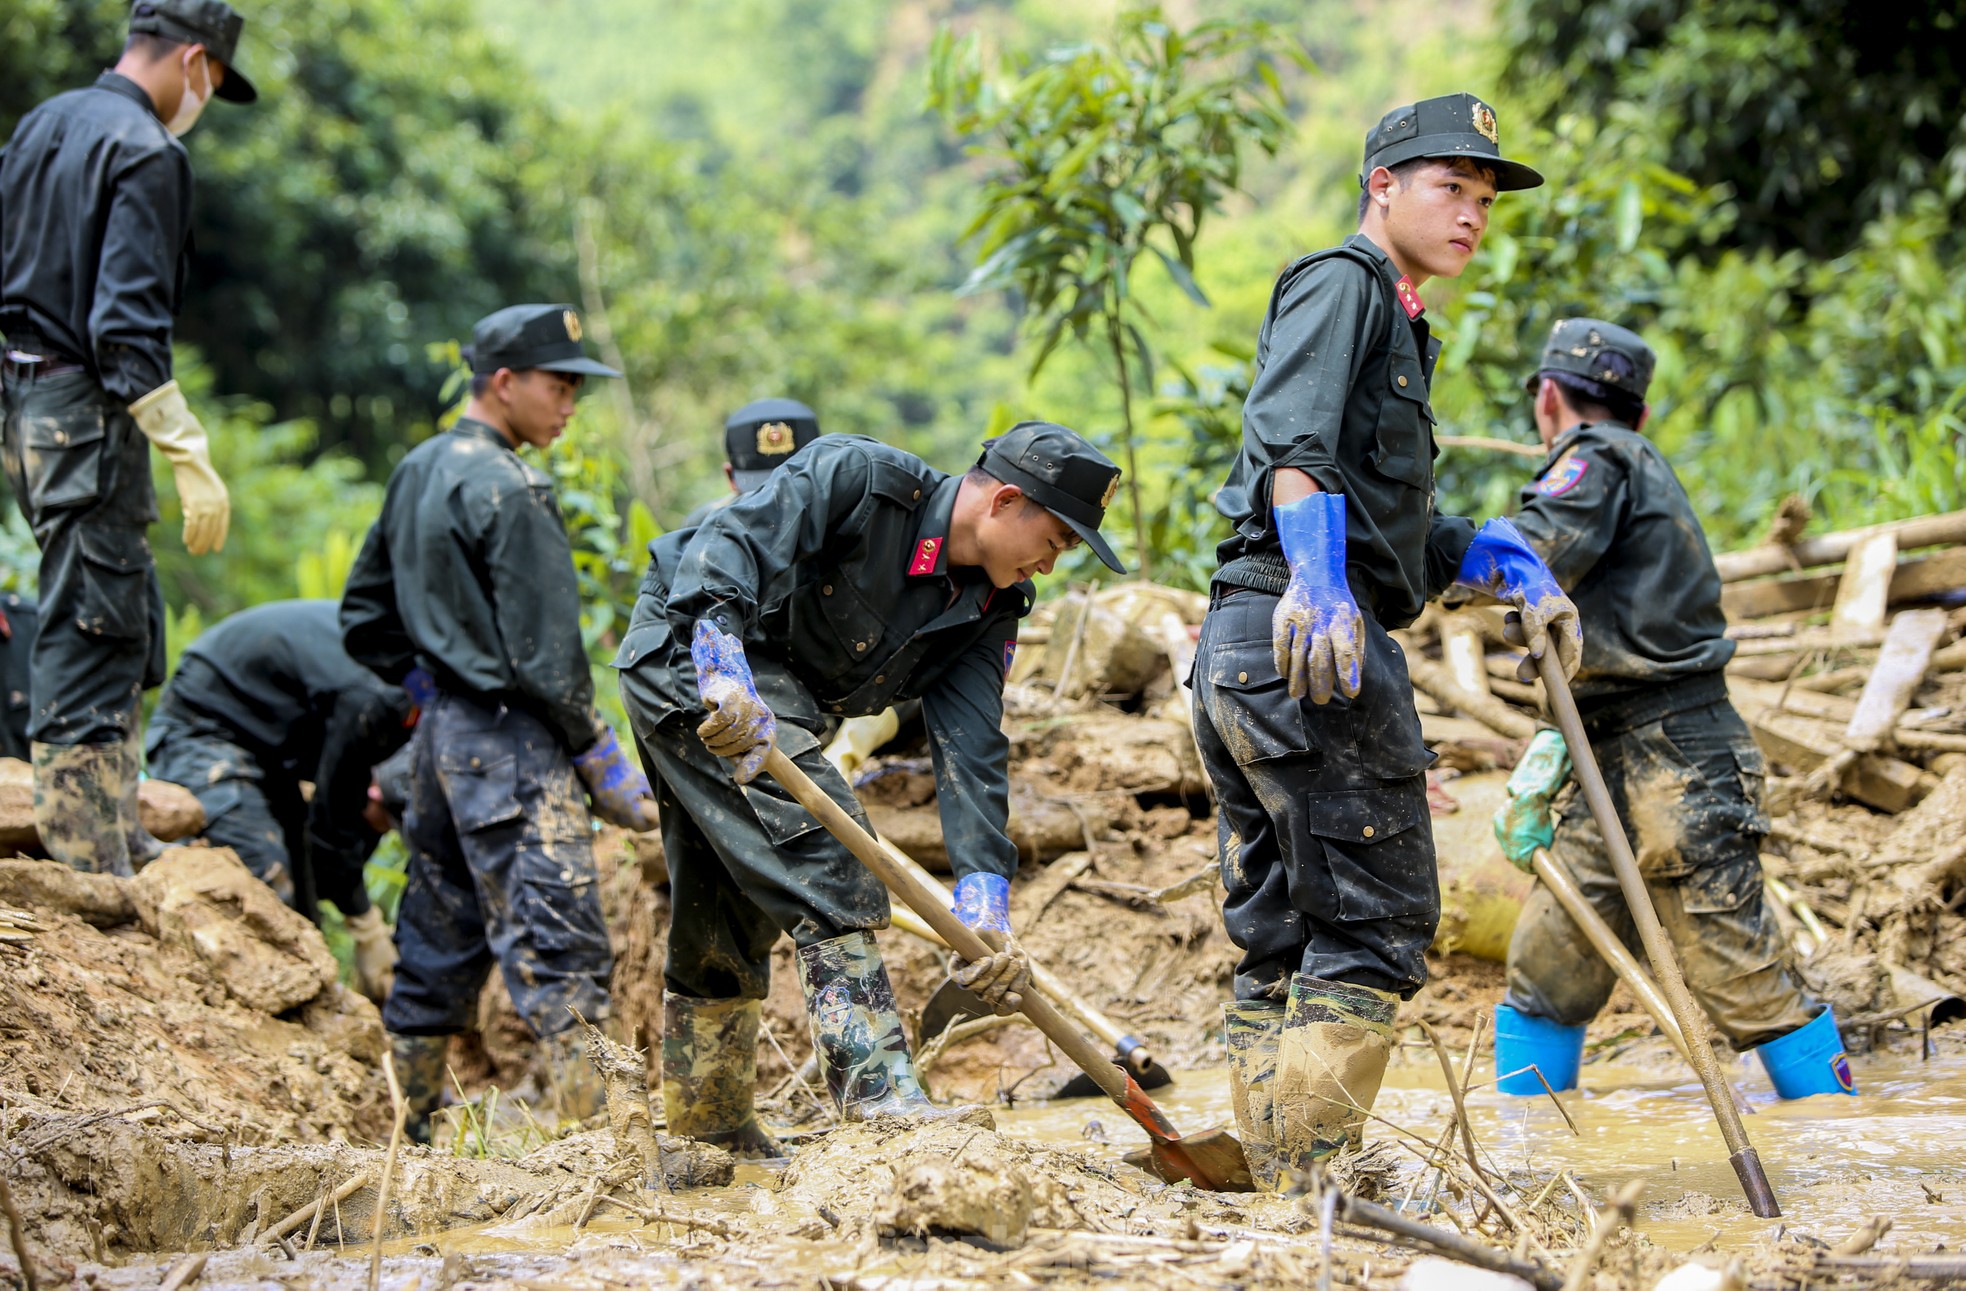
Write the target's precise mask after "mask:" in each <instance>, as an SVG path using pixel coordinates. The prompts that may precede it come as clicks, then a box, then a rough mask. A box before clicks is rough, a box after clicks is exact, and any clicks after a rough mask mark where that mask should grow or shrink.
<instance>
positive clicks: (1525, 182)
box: [1358, 94, 1543, 193]
mask: <svg viewBox="0 0 1966 1291" xmlns="http://www.w3.org/2000/svg"><path fill="white" fill-rule="evenodd" d="M1421 157H1429V158H1434V159H1437V160H1441V161H1452V160H1453V159H1454V158H1456V157H1466V158H1467V159H1468V160H1470V161H1472V162H1475V163H1477V164H1478V165H1482V166H1486V167H1488V169H1490V170H1492V171H1494V172H1495V187H1496V189H1497V190H1498V191H1500V192H1504V193H1507V192H1511V191H1514V190H1516V189H1522V188H1540V187H1542V184H1543V176H1542V174H1541V172H1539V171H1537V170H1534V169H1532V168H1531V167H1528V166H1525V165H1523V164H1522V163H1521V162H1519V161H1510V160H1509V159H1508V158H1506V157H1504V156H1502V149H1501V132H1500V131H1499V130H1498V129H1497V128H1496V125H1495V109H1493V108H1491V107H1489V106H1488V105H1487V104H1486V103H1483V102H1482V101H1481V100H1480V99H1478V98H1476V97H1475V96H1474V95H1472V94H1447V95H1443V96H1441V97H1440V98H1437V99H1421V100H1420V101H1419V102H1418V103H1409V104H1407V105H1406V106H1405V107H1403V108H1394V109H1393V110H1392V111H1391V112H1388V113H1387V114H1386V115H1385V116H1383V117H1381V118H1379V124H1378V125H1376V126H1374V127H1372V130H1371V133H1369V134H1367V135H1366V136H1365V169H1364V170H1362V171H1360V172H1359V177H1358V182H1359V187H1360V188H1363V187H1365V181H1366V179H1367V178H1369V177H1370V176H1371V174H1372V172H1373V171H1375V170H1377V169H1378V168H1379V167H1381V166H1397V165H1399V164H1400V163H1401V162H1403V161H1413V160H1415V159H1417V158H1421Z"/></svg>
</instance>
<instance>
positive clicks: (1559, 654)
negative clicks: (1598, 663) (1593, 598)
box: [1454, 517, 1584, 682]
mask: <svg viewBox="0 0 1966 1291" xmlns="http://www.w3.org/2000/svg"><path fill="white" fill-rule="evenodd" d="M1454 585H1455V586H1456V587H1468V588H1472V589H1474V590H1475V591H1477V592H1486V593H1488V595H1490V596H1492V597H1494V598H1495V599H1496V600H1498V601H1506V602H1507V603H1508V604H1510V605H1513V606H1515V608H1516V612H1517V613H1518V614H1520V615H1521V616H1522V636H1523V643H1524V645H1525V646H1527V647H1528V650H1529V658H1527V659H1525V660H1523V661H1522V664H1521V665H1520V666H1519V667H1518V668H1517V669H1516V676H1517V677H1519V678H1521V679H1522V680H1523V681H1525V682H1529V681H1534V680H1535V679H1536V665H1535V662H1534V661H1535V660H1537V659H1540V658H1542V657H1543V651H1545V650H1547V649H1549V648H1550V646H1551V645H1552V644H1554V645H1555V646H1556V661H1557V662H1558V663H1560V664H1562V665H1563V675H1564V676H1565V677H1575V676H1576V675H1577V665H1578V664H1579V663H1581V662H1583V656H1584V633H1583V629H1582V628H1581V627H1580V626H1579V625H1578V621H1577V607H1576V605H1575V604H1573V603H1572V602H1571V600H1570V598H1569V597H1568V596H1565V595H1564V594H1563V589H1562V588H1561V587H1559V586H1557V582H1556V575H1555V574H1552V573H1551V572H1550V567H1549V566H1548V565H1545V564H1544V563H1543V558H1542V557H1541V556H1538V555H1537V554H1536V549H1535V548H1533V547H1531V546H1530V545H1529V540H1528V539H1527V538H1524V537H1523V536H1522V531H1521V530H1519V529H1517V528H1516V527H1515V526H1514V525H1512V524H1510V523H1509V522H1508V521H1507V520H1503V519H1500V518H1499V517H1498V518H1497V519H1494V520H1490V521H1489V522H1488V523H1487V524H1485V525H1483V526H1481V529H1480V530H1479V531H1478V532H1477V533H1476V534H1475V536H1474V541H1473V542H1472V543H1470V544H1468V554H1467V555H1466V556H1463V557H1462V558H1461V571H1460V572H1459V573H1458V574H1456V575H1455V576H1454Z"/></svg>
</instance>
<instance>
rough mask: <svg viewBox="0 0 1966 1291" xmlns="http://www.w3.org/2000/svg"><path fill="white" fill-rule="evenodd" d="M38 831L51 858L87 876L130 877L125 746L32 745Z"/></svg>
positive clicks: (131, 870)
mask: <svg viewBox="0 0 1966 1291" xmlns="http://www.w3.org/2000/svg"><path fill="white" fill-rule="evenodd" d="M33 757H34V826H35V828H36V829H37V830H38V831H39V832H40V834H41V846H42V847H44V848H45V849H47V853H48V855H49V856H51V857H53V858H54V859H55V860H57V861H60V862H61V863H62V864H64V865H66V866H68V867H69V868H70V869H72V870H81V871H82V872H83V873H85V874H118V875H121V876H122V877H124V878H129V877H130V876H131V875H132V874H134V873H136V871H135V870H133V869H131V868H130V843H129V839H128V838H127V837H125V836H124V833H123V816H122V812H123V788H124V785H123V780H124V757H123V746H122V745H121V744H40V743H37V744H35V745H34V746H33Z"/></svg>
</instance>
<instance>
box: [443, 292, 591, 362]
mask: <svg viewBox="0 0 1966 1291" xmlns="http://www.w3.org/2000/svg"><path fill="white" fill-rule="evenodd" d="M581 334H582V333H581V328H580V315H579V314H578V313H576V312H575V311H574V308H573V306H571V305H508V306H506V307H505V308H504V309H501V310H499V311H498V312H497V313H496V314H487V315H485V316H484V317H483V318H481V319H479V320H478V325H477V326H476V327H474V328H472V329H471V345H470V347H469V348H468V349H466V350H465V351H464V358H465V361H466V362H468V363H470V365H471V370H472V371H473V372H475V373H479V374H480V375H485V376H489V375H490V374H491V373H493V372H496V371H498V370H499V369H500V368H510V369H512V370H513V371H514V372H525V371H528V370H530V369H533V368H542V369H544V370H545V371H548V372H578V373H580V374H581V375H582V376H590V377H618V376H620V375H621V374H620V373H619V372H616V371H615V370H614V369H613V368H611V367H609V366H608V365H607V364H605V363H599V362H596V361H595V360H593V359H590V358H588V357H587V351H586V350H584V349H582V348H581V345H580V338H581Z"/></svg>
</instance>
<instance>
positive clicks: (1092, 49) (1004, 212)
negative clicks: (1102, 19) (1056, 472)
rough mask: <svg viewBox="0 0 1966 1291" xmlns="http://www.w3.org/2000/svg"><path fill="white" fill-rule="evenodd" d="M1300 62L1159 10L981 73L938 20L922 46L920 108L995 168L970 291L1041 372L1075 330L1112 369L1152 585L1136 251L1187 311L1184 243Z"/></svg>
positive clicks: (1148, 385)
mask: <svg viewBox="0 0 1966 1291" xmlns="http://www.w3.org/2000/svg"><path fill="white" fill-rule="evenodd" d="M1280 57H1281V58H1287V59H1291V60H1293V61H1295V62H1297V63H1299V64H1301V65H1304V66H1308V65H1309V59H1308V57H1307V56H1306V55H1305V54H1304V53H1303V52H1302V51H1301V50H1300V49H1299V48H1298V47H1297V46H1296V45H1295V44H1294V43H1293V42H1291V41H1289V40H1288V39H1286V38H1285V37H1284V35H1283V33H1282V32H1281V31H1280V30H1279V29H1277V28H1276V27H1274V26H1272V25H1271V24H1269V23H1265V22H1236V21H1229V20H1224V19H1217V20H1210V21H1205V22H1201V23H1198V24H1197V25H1195V26H1194V27H1192V28H1190V29H1188V30H1186V31H1183V30H1180V29H1178V28H1177V27H1175V26H1173V25H1172V24H1171V23H1170V22H1169V21H1168V20H1167V19H1166V18H1165V17H1164V16H1163V15H1162V12H1161V10H1160V8H1159V6H1157V5H1148V6H1145V7H1141V8H1131V9H1127V10H1125V11H1124V12H1122V13H1121V14H1120V16H1119V20H1118V24H1117V27H1116V29H1115V31H1114V34H1113V37H1112V39H1111V40H1110V41H1109V42H1105V43H1085V44H1077V45H1068V46H1063V47H1060V48H1056V49H1052V50H1050V51H1049V52H1047V53H1045V54H1043V55H1041V56H1039V57H1037V58H1022V57H1016V56H1012V57H1009V58H1006V59H1004V60H1002V61H1001V62H1000V63H999V64H998V65H997V66H996V67H995V68H994V69H987V68H986V66H985V60H984V57H983V53H982V46H981V43H980V42H979V41H978V40H976V39H975V38H973V37H972V38H967V39H962V40H958V39H957V38H956V37H955V36H954V35H953V34H952V33H951V32H950V31H949V29H947V28H946V27H945V28H943V29H941V30H940V31H938V32H937V34H936V38H935V44H934V47H933V49H932V51H931V54H930V71H929V85H930V92H929V102H930V106H931V107H934V108H936V109H938V110H939V111H940V112H941V113H942V116H943V118H944V119H945V120H946V121H947V122H948V124H949V125H950V127H951V128H952V129H954V130H955V132H956V133H957V134H959V135H961V136H962V137H964V138H966V139H968V140H970V141H971V145H970V150H971V151H972V152H973V153H975V154H977V155H980V156H982V157H984V158H987V159H988V160H989V161H990V162H991V163H993V170H994V171H995V172H996V173H995V174H994V175H993V176H992V177H991V178H990V179H989V180H987V181H986V182H985V184H984V186H983V189H982V192H981V194H980V195H979V197H978V199H977V208H978V209H977V213H976V216H975V218H974V219H973V220H971V222H970V225H969V227H968V228H967V229H966V230H964V233H963V237H964V238H965V239H968V238H975V239H976V257H977V265H976V268H975V270H974V271H973V272H972V273H971V274H970V276H969V280H968V281H967V282H965V283H964V284H963V287H962V290H963V291H964V292H965V293H973V292H981V291H988V290H994V289H999V288H1003V289H1008V290H1010V291H1011V292H1012V293H1014V296H1015V298H1016V300H1017V302H1018V307H1019V309H1020V310H1021V312H1022V314H1023V316H1024V319H1025V322H1026V325H1027V330H1028V331H1029V332H1030V333H1031V335H1032V337H1033V339H1034V340H1035V341H1036V343H1037V351H1036V353H1035V355H1034V356H1033V358H1032V360H1031V366H1030V372H1031V375H1032V377H1034V378H1035V377H1036V375H1037V374H1038V372H1039V371H1040V370H1042V369H1043V367H1044V365H1045V361H1046V360H1047V359H1049V358H1050V357H1051V355H1052V353H1053V352H1054V351H1055V350H1056V349H1057V348H1058V346H1059V345H1060V344H1061V343H1063V342H1064V340H1065V339H1066V338H1067V337H1070V338H1072V339H1074V340H1076V341H1078V342H1080V343H1081V344H1084V345H1088V346H1091V347H1095V348H1097V349H1099V350H1101V351H1103V353H1104V354H1105V356H1106V358H1108V359H1109V360H1110V361H1111V363H1112V365H1113V373H1114V377H1115V380H1116V382H1117V388H1118V391H1119V395H1120V421H1121V425H1120V433H1119V440H1120V450H1121V453H1122V454H1123V455H1124V457H1125V462H1126V483H1127V496H1128V498H1129V501H1130V510H1131V511H1132V513H1133V527H1134V553H1135V559H1136V560H1137V562H1138V565H1139V568H1140V572H1141V574H1142V575H1143V576H1146V577H1151V576H1152V561H1153V553H1154V546H1153V544H1152V542H1151V540H1150V537H1149V533H1148V516H1147V512H1146V508H1145V506H1144V505H1143V504H1142V501H1141V492H1140V489H1141V477H1140V466H1139V457H1138V454H1137V452H1136V451H1135V443H1134V439H1135V425H1134V412H1133V396H1134V392H1135V390H1136V388H1137V389H1139V390H1142V391H1151V390H1152V389H1153V388H1154V368H1155V362H1154V348H1153V346H1152V345H1151V344H1150V342H1149V341H1148V338H1147V335H1146V331H1145V328H1146V327H1147V326H1149V325H1151V322H1152V319H1151V318H1150V317H1149V315H1148V313H1147V310H1146V308H1145V306H1144V305H1143V304H1142V302H1141V300H1140V298H1139V296H1138V295H1137V294H1136V293H1135V292H1134V290H1133V284H1132V278H1133V269H1134V265H1135V264H1136V263H1137V262H1138V261H1139V259H1140V258H1141V257H1142V256H1144V255H1151V256H1152V257H1153V258H1154V259H1155V260H1157V261H1159V262H1160V265H1161V267H1162V268H1163V269H1164V270H1165V271H1166V273H1167V275H1168V277H1169V278H1170V279H1171V280H1172V281H1173V282H1174V284H1175V285H1176V286H1178V287H1179V288H1180V290H1181V291H1182V292H1183V293H1185V294H1186V295H1187V296H1188V297H1189V298H1190V299H1191V300H1193V301H1195V302H1196V303H1197V304H1201V305H1206V304H1207V303H1208V298H1207V296H1206V295H1204V294H1203V292H1202V289H1201V286H1200V284H1199V283H1198V282H1197V281H1196V277H1195V240H1196V237H1197V236H1198V235H1199V233H1200V232H1201V229H1202V225H1203V223H1204V221H1205V220H1206V219H1207V217H1208V216H1209V215H1210V214H1211V213H1212V212H1215V211H1217V210H1219V209H1220V208H1221V205H1222V202H1223V200H1224V198H1226V197H1227V195H1228V194H1229V193H1230V192H1231V191H1233V190H1234V189H1235V188H1236V186H1237V184H1238V182H1239V181H1240V178H1241V175H1242V166H1243V161H1244V158H1245V154H1246V152H1247V150H1249V149H1255V150H1258V151H1261V152H1263V153H1267V154H1274V153H1275V152H1276V150H1277V147H1278V145H1279V143H1280V142H1281V141H1282V140H1283V138H1284V136H1285V135H1286V134H1287V133H1288V131H1289V129H1290V119H1289V116H1288V114H1287V112H1286V105H1285V101H1284V95H1283V90H1282V86H1281V84H1280V83H1279V81H1278V79H1277V74H1276V70H1275V68H1274V66H1273V65H1272V63H1273V60H1275V59H1277V58H1280Z"/></svg>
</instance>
